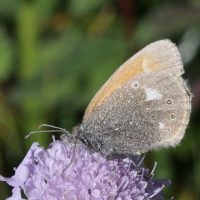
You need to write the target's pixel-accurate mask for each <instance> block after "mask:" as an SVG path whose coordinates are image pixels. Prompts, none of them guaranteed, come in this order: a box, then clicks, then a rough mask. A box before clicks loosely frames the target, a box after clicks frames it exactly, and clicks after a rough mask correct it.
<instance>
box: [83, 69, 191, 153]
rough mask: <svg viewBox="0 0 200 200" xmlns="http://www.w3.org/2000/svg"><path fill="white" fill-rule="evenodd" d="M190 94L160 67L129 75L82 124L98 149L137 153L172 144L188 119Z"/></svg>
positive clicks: (179, 82)
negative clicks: (136, 74) (159, 68)
mask: <svg viewBox="0 0 200 200" xmlns="http://www.w3.org/2000/svg"><path fill="white" fill-rule="evenodd" d="M190 110H191V103H190V96H189V92H188V91H187V87H186V86H185V84H184V81H183V79H182V78H180V77H176V76H173V75H172V74H170V73H166V71H164V70H161V71H157V72H156V73H154V72H149V73H145V74H142V75H140V76H137V77H135V78H132V79H130V80H129V81H127V82H126V83H125V84H123V85H122V86H121V87H119V88H118V89H117V90H116V91H114V92H113V93H112V94H111V95H110V96H109V97H108V98H107V99H106V100H104V102H103V103H102V104H100V105H99V106H98V107H97V108H96V109H95V110H94V111H93V112H92V113H91V114H90V116H89V117H88V119H87V120H86V121H84V122H83V124H82V129H83V130H84V132H85V137H87V138H88V140H90V141H91V143H92V142H94V141H95V140H96V141H99V147H98V148H99V151H101V152H106V151H109V149H112V150H113V151H114V152H116V153H119V154H120V153H130V154H137V153H138V152H140V153H143V152H147V151H149V150H150V149H156V148H159V147H161V146H165V147H168V146H175V145H176V144H178V143H179V142H180V140H181V139H182V137H183V135H184V132H185V129H186V126H187V124H188V121H189V114H190Z"/></svg>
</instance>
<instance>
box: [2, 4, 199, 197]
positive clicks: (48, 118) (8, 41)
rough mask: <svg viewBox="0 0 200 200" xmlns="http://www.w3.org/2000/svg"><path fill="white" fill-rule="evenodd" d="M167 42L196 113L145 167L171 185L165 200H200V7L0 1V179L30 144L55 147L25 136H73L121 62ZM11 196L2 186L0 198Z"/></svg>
mask: <svg viewBox="0 0 200 200" xmlns="http://www.w3.org/2000/svg"><path fill="white" fill-rule="evenodd" d="M165 38H169V39H170V40H172V41H173V42H174V43H176V44H177V45H178V48H179V50H180V52H181V55H182V58H183V62H184V67H185V70H186V73H185V74H184V77H185V78H186V79H188V83H189V85H190V86H191V90H192V92H193V94H194V98H193V102H192V103H193V105H192V108H193V112H192V116H191V121H190V124H189V127H188V129H187V131H186V135H185V137H184V139H183V140H182V142H181V145H179V146H178V147H176V148H169V149H161V150H159V151H152V152H149V153H148V154H147V156H146V159H145V164H146V166H147V167H149V168H150V169H151V168H152V167H153V165H154V162H155V161H156V162H158V166H157V168H156V171H155V176H156V178H166V179H170V180H171V181H172V185H171V186H169V187H167V188H165V189H164V192H165V197H166V199H169V198H170V197H171V196H174V199H176V200H185V199H186V200H187V199H190V200H193V199H194V200H197V199H200V153H199V152H200V1H199V0H187V1H181V0H180V1H175V0H148V1H147V0H140V1H139V0H138V1H136V0H135V1H133V0H119V1H114V0H113V1H111V0H110V1H109V0H68V1H65V0H35V1H23V0H6V1H5V0H0V84H1V88H0V174H1V175H3V176H6V177H11V176H12V175H13V174H14V171H13V168H14V167H17V166H18V165H19V163H20V162H21V161H22V159H23V157H24V156H25V154H26V152H27V151H28V149H29V148H30V146H31V144H32V143H33V142H35V141H37V142H39V143H40V145H41V146H44V147H45V148H47V147H48V145H49V143H50V142H51V141H52V139H51V138H52V134H51V133H37V134H34V135H32V136H31V137H29V138H28V139H24V136H25V135H26V134H27V133H29V132H30V131H35V130H38V126H39V125H40V124H43V123H45V124H52V125H56V126H59V127H63V128H66V129H68V130H69V131H71V129H72V127H73V126H75V125H78V124H79V123H80V122H81V119H82V116H83V114H84V110H85V108H86V107H87V105H88V103H89V101H90V100H91V98H92V97H93V95H94V94H95V93H96V92H97V91H98V89H99V88H100V87H101V86H102V84H103V83H104V82H105V81H106V80H107V79H108V78H109V76H110V75H111V74H112V73H113V72H114V71H115V70H116V69H117V68H118V67H119V66H120V65H121V64H122V63H123V62H125V61H126V60H127V59H128V58H129V57H130V56H132V55H133V54H134V53H136V52H137V51H138V50H140V49H141V48H143V47H144V46H146V45H147V44H149V43H150V42H153V41H156V40H159V39H165ZM55 135H56V138H57V139H59V134H55ZM11 189H12V188H11V187H9V186H7V184H6V183H5V182H0V198H1V199H5V198H7V197H9V196H10V195H11Z"/></svg>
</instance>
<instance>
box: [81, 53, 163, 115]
mask: <svg viewBox="0 0 200 200" xmlns="http://www.w3.org/2000/svg"><path fill="white" fill-rule="evenodd" d="M133 57H134V56H133ZM133 57H131V58H130V59H129V60H127V61H126V62H125V63H124V64H123V65H122V66H121V67H120V68H119V69H118V70H117V71H116V72H115V73H114V74H113V75H112V76H111V77H110V78H109V79H108V81H107V82H106V83H105V84H104V85H103V86H102V87H101V89H100V90H99V91H98V92H97V93H96V95H95V96H94V97H93V99H92V100H91V102H90V103H89V105H88V107H87V109H86V111H85V115H84V119H86V118H87V117H88V116H89V115H90V113H91V112H92V111H93V110H95V108H96V107H97V106H98V105H100V104H101V103H102V102H103V101H104V100H105V99H106V98H108V97H109V96H110V95H111V94H112V93H113V92H114V91H115V90H116V89H117V88H118V87H120V86H121V85H123V84H124V83H125V82H127V81H128V80H130V79H131V78H134V77H136V76H138V75H140V74H143V73H146V72H150V71H155V70H159V69H161V68H162V67H163V66H162V62H159V63H156V64H155V60H154V59H153V56H152V55H149V54H143V55H139V56H137V57H135V58H133Z"/></svg>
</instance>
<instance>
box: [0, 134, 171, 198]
mask: <svg viewBox="0 0 200 200" xmlns="http://www.w3.org/2000/svg"><path fill="white" fill-rule="evenodd" d="M74 150H75V152H74ZM133 161H134V163H135V164H137V165H138V166H136V167H134V165H133V164H132V161H131V160H130V159H128V158H125V157H122V156H121V157H120V156H118V157H116V158H114V159H112V160H109V159H107V158H105V157H102V156H101V154H99V153H96V152H95V153H94V152H91V151H90V150H88V149H87V148H85V147H83V146H82V145H80V144H77V145H76V148H74V147H72V146H71V145H69V144H66V143H65V142H63V141H58V140H55V139H54V138H53V143H51V144H50V146H49V148H48V149H47V150H46V151H45V150H44V149H43V148H42V147H38V143H34V144H33V145H32V146H31V148H30V150H29V151H28V153H27V155H26V157H25V158H24V160H23V161H22V163H21V164H20V165H19V167H18V168H17V169H15V175H14V176H12V177H11V178H5V177H2V176H0V180H1V181H6V182H7V183H8V184H9V185H11V186H13V187H14V189H13V195H12V197H10V198H8V199H7V200H22V197H21V193H20V190H22V191H23V193H24V194H25V195H26V197H27V199H29V200H65V199H67V200H68V199H69V200H81V199H83V200H96V199H98V200H115V199H116V200H147V199H164V197H163V193H162V189H163V187H164V186H167V185H170V184H171V182H170V181H169V180H165V179H159V180H158V179H154V178H153V172H151V173H150V175H149V170H148V169H147V168H146V167H145V166H144V164H143V162H142V158H141V157H139V156H134V157H133ZM155 166H156V165H155ZM154 169H155V167H154Z"/></svg>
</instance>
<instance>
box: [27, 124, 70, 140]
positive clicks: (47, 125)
mask: <svg viewBox="0 0 200 200" xmlns="http://www.w3.org/2000/svg"><path fill="white" fill-rule="evenodd" d="M42 127H49V128H53V129H54V130H44V131H31V132H30V133H29V134H28V135H26V136H25V138H28V137H29V136H30V135H32V134H33V133H55V132H57V133H67V134H68V133H69V134H71V133H70V132H69V131H67V130H66V129H64V128H60V127H57V126H52V125H49V124H41V125H40V126H39V129H41V128H42Z"/></svg>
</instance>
